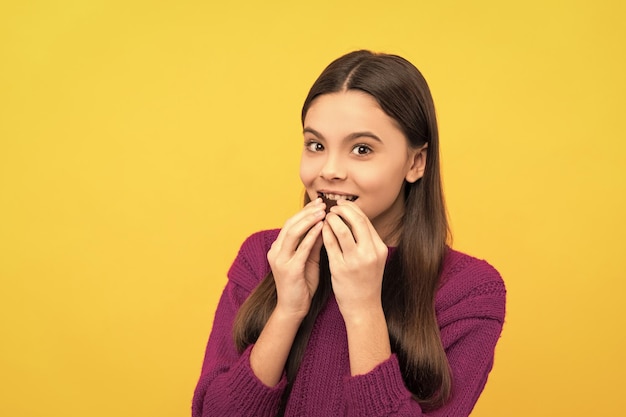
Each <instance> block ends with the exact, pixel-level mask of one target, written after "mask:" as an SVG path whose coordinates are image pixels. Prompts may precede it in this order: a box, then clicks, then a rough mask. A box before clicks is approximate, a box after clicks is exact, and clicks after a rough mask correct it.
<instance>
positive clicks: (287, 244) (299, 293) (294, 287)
mask: <svg viewBox="0 0 626 417" xmlns="http://www.w3.org/2000/svg"><path fill="white" fill-rule="evenodd" d="M324 209H325V204H324V203H323V202H322V200H321V199H320V198H317V199H315V200H313V201H311V202H310V203H309V204H307V205H306V206H305V207H304V208H303V209H302V210H301V211H300V212H298V213H297V214H296V215H294V216H293V217H291V218H290V219H289V220H287V222H286V223H285V225H284V226H283V228H282V229H281V231H280V233H279V234H278V237H277V238H276V241H274V243H273V244H272V247H271V248H270V250H269V252H268V253H267V259H268V261H269V264H270V267H271V268H272V273H273V274H274V281H275V282H276V292H277V296H278V300H277V304H276V310H277V311H280V312H281V313H284V314H286V315H289V316H292V317H296V318H298V319H300V320H302V319H303V318H304V317H305V316H306V314H307V313H308V311H309V307H310V305H311V299H312V298H313V295H314V294H315V291H316V290H317V286H318V284H319V261H320V250H321V248H322V236H321V233H320V232H321V230H322V226H323V222H322V220H323V219H324V216H325V215H326V212H325V211H324Z"/></svg>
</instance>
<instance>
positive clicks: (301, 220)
mask: <svg viewBox="0 0 626 417" xmlns="http://www.w3.org/2000/svg"><path fill="white" fill-rule="evenodd" d="M324 207H325V205H324V203H323V202H322V199H321V198H318V199H315V200H313V201H311V202H310V203H309V204H307V205H306V206H304V208H303V209H302V210H300V211H299V212H298V213H296V214H295V215H294V216H293V217H291V218H289V219H288V220H287V221H286V222H285V224H284V225H283V227H282V229H281V230H280V232H279V234H278V236H277V238H276V241H275V242H274V243H275V245H276V247H277V248H283V247H285V249H286V250H289V251H292V252H293V251H295V250H296V248H297V246H298V245H299V244H300V240H301V238H302V237H303V236H304V234H305V233H306V232H307V231H308V230H309V229H310V228H311V227H312V226H313V225H314V224H315V222H317V221H319V220H321V219H323V218H324V216H325V215H326V212H325V211H324Z"/></svg>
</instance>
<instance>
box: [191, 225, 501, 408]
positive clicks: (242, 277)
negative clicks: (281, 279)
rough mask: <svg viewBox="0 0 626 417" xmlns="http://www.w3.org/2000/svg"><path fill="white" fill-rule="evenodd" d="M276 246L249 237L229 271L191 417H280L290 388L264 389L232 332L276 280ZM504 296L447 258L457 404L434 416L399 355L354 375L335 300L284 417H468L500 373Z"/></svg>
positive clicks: (472, 264) (447, 328) (481, 271)
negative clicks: (410, 386) (271, 277)
mask: <svg viewBox="0 0 626 417" xmlns="http://www.w3.org/2000/svg"><path fill="white" fill-rule="evenodd" d="M277 236H278V230H270V231H264V232H259V233H256V234H254V235H252V236H250V237H249V238H248V239H247V240H246V241H245V242H244V244H243V245H242V247H241V249H240V251H239V254H238V255H237V258H236V259H235V262H234V263H233V265H232V266H231V268H230V271H229V273H228V278H229V281H228V283H227V285H226V288H225V289H224V292H223V294H222V297H221V299H220V302H219V305H218V307H217V311H216V313H215V319H214V321H213V330H212V331H211V336H210V337H209V342H208V344H207V348H206V353H205V357H204V363H203V365H202V373H201V375H200V379H199V381H198V385H197V387H196V390H195V394H194V398H193V406H192V416H193V417H201V416H202V417H209V416H211V417H248V416H249V417H275V416H276V413H277V410H278V408H279V404H280V400H281V396H282V394H283V392H284V390H285V387H286V384H287V381H286V378H285V376H284V375H283V378H282V380H281V381H280V382H279V383H278V385H276V386H275V387H273V388H270V387H267V386H265V385H264V384H263V383H262V382H261V381H260V380H259V379H257V378H256V376H255V375H254V373H253V372H252V369H251V368H250V359H249V358H250V356H249V355H250V350H251V347H248V349H246V350H245V351H244V352H243V354H240V353H238V352H237V350H236V349H235V346H234V343H233V337H232V324H233V319H234V317H235V315H236V313H237V310H238V308H239V307H240V306H241V304H242V303H243V302H244V300H245V299H246V298H247V297H248V295H249V294H250V292H251V291H252V290H253V289H254V288H255V287H256V285H257V284H258V283H259V282H260V281H261V280H262V279H263V278H264V277H265V276H266V275H267V273H268V272H269V270H270V267H269V264H268V262H267V258H266V255H267V251H268V250H269V248H270V246H271V244H272V242H273V241H274V240H275V239H276V237H277ZM505 295H506V291H505V288H504V283H503V281H502V279H501V278H500V275H499V274H498V272H497V271H496V270H495V269H494V268H493V267H491V266H490V265H489V264H487V263H486V262H484V261H481V260H478V259H475V258H472V257H470V256H467V255H464V254H462V253H460V252H457V251H454V250H450V251H449V253H448V255H447V256H446V259H445V261H444V266H443V271H442V276H441V285H440V288H439V290H438V292H437V296H436V300H435V307H436V313H437V319H438V322H439V328H440V329H441V339H442V342H443V346H444V348H445V351H446V354H447V357H448V361H449V363H450V368H451V370H452V375H453V387H452V396H451V398H450V400H449V402H448V403H447V404H446V405H444V406H443V407H441V408H439V409H437V410H435V411H431V412H429V413H424V412H422V410H421V408H420V406H419V404H418V403H417V402H415V401H414V400H413V399H412V398H411V394H410V392H409V391H408V390H407V389H406V387H405V385H404V382H403V380H402V375H401V373H400V367H399V365H398V360H397V358H396V356H395V355H392V356H391V357H390V358H389V359H388V360H387V361H385V362H383V363H381V364H380V365H378V366H377V367H376V368H374V369H373V370H372V371H371V372H369V373H368V374H365V375H359V376H355V377H353V376H351V375H350V364H349V358H348V342H347V337H346V328H345V324H344V322H343V318H342V316H341V313H340V312H339V308H338V306H337V302H336V301H335V299H334V297H333V296H332V295H331V297H330V299H329V301H328V303H327V305H326V306H325V307H324V308H323V310H322V311H321V312H320V314H319V316H318V318H317V322H316V324H315V326H314V328H313V331H312V334H311V338H310V340H309V343H308V346H307V350H306V353H305V356H304V358H303V360H302V363H301V365H300V369H299V372H298V376H297V378H296V381H295V383H294V386H293V389H292V391H291V394H290V396H289V403H288V405H287V409H286V412H285V416H286V417H290V416H310V417H316V416H319V417H335V416H350V417H368V416H377V417H383V416H405V417H409V416H411V417H418V416H451V417H452V416H453V417H463V416H468V415H469V414H470V412H471V411H472V408H473V407H474V404H475V403H476V400H477V399H478V397H479V395H480V393H481V392H482V390H483V388H484V386H485V383H486V382H487V376H488V374H489V372H490V370H491V368H492V365H493V357H494V348H495V346H496V342H497V341H498V338H499V337H500V332H501V330H502V325H503V322H504V311H505Z"/></svg>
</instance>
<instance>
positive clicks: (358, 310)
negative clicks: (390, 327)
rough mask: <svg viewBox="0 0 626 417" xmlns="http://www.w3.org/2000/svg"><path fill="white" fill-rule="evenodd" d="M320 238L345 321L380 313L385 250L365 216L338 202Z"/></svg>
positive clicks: (386, 250) (385, 259)
mask: <svg viewBox="0 0 626 417" xmlns="http://www.w3.org/2000/svg"><path fill="white" fill-rule="evenodd" d="M322 237H323V240H324V245H325V247H326V251H327V252H328V261H329V265H330V273H331V277H332V278H331V279H332V285H333V291H334V293H335V297H336V299H337V304H338V305H339V309H340V311H341V314H342V315H343V317H344V320H346V322H347V321H348V320H350V319H352V318H358V317H362V316H363V315H366V314H370V313H371V312H372V311H374V312H379V311H382V301H381V292H382V281H383V273H384V270H385V263H386V261H387V255H388V248H387V245H385V243H384V242H383V241H382V239H381V238H380V236H379V235H378V233H377V232H376V229H374V226H373V225H372V223H371V222H370V221H369V219H368V218H367V216H366V215H365V213H363V211H361V209H360V208H359V207H358V206H357V205H356V204H355V203H353V202H349V201H344V200H340V201H339V202H338V205H337V206H335V207H333V208H331V212H330V213H329V214H328V215H327V216H326V220H325V221H324V227H323V229H322Z"/></svg>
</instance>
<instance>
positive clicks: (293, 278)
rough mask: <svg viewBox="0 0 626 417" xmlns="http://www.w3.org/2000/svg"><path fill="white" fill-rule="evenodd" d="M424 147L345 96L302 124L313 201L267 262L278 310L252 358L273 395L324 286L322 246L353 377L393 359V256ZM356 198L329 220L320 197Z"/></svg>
mask: <svg viewBox="0 0 626 417" xmlns="http://www.w3.org/2000/svg"><path fill="white" fill-rule="evenodd" d="M425 164H426V147H422V148H412V147H410V146H409V144H408V141H407V139H406V137H405V136H404V134H403V133H402V131H401V129H400V128H399V126H398V124H397V122H396V121H395V120H394V119H393V118H391V117H389V116H388V115H387V114H386V113H385V112H384V111H383V110H382V109H381V108H380V106H379V105H378V103H377V102H376V100H375V99H374V98H373V97H372V96H370V95H368V94H366V93H363V92H360V91H355V90H348V91H343V92H339V93H333V94H325V95H322V96H320V97H318V98H316V99H315V100H314V101H313V103H312V104H311V106H310V107H309V110H308V112H307V115H306V117H305V121H304V148H303V152H302V159H301V164H300V178H301V180H302V183H303V184H304V186H305V188H306V192H307V193H308V195H309V197H310V198H311V200H312V201H311V202H310V203H309V204H307V205H306V206H305V207H304V208H303V209H302V210H301V211H300V212H298V213H296V214H295V215H294V216H293V217H292V218H290V219H289V220H287V222H286V223H285V225H284V226H283V228H282V229H281V232H280V234H279V235H278V238H277V239H276V241H275V242H274V244H273V245H272V247H271V249H270V251H269V252H268V255H267V257H268V261H269V263H270V266H271V268H272V272H273V274H274V279H275V281H276V290H277V294H278V301H277V305H276V308H275V310H274V312H273V313H272V315H271V316H270V318H269V320H268V322H267V324H266V325H265V327H264V329H263V331H262V332H261V335H260V336H259V338H258V340H257V342H256V343H255V345H254V347H253V349H252V352H251V354H250V363H251V367H252V370H253V372H254V373H255V375H256V376H257V377H258V378H259V379H260V380H261V381H262V382H263V383H264V384H265V385H267V386H275V385H276V384H277V383H278V382H279V381H280V379H281V377H282V375H283V371H284V367H285V363H286V360H287V356H288V354H289V350H290V349H291V345H292V344H293V340H294V338H295V335H296V333H297V330H298V327H299V326H300V323H301V322H302V320H303V319H304V317H305V316H306V314H307V312H308V310H309V307H310V305H311V299H312V297H313V294H315V291H316V289H317V286H318V280H319V256H320V250H321V247H322V245H324V246H325V247H326V250H327V252H328V260H329V265H330V272H331V281H332V286H333V292H334V294H335V298H336V300H337V304H338V305H339V309H340V311H341V314H342V316H343V319H344V322H345V324H346V331H347V335H348V348H349V356H350V370H351V374H352V375H361V374H365V373H367V372H369V371H371V370H372V369H373V368H375V367H376V366H377V365H378V364H380V363H381V362H383V361H385V360H387V359H388V358H389V357H390V355H391V347H390V343H389V335H388V330H387V323H386V320H385V316H384V313H383V308H382V303H381V289H382V278H383V271H384V268H385V262H386V259H387V254H388V249H387V246H394V245H395V244H396V243H397V241H396V236H395V234H394V233H393V231H394V227H395V226H396V225H397V224H398V221H399V220H400V219H401V217H402V214H403V210H404V198H403V196H404V192H403V191H404V185H405V183H406V182H415V181H417V180H418V179H419V178H421V177H422V175H423V173H424V168H425ZM320 192H322V193H327V194H328V193H331V194H339V195H346V196H356V197H357V198H356V200H355V201H347V200H339V201H338V204H337V205H336V206H334V207H332V208H331V209H330V212H329V213H328V214H326V212H325V208H326V206H325V204H324V203H323V202H322V200H321V199H320V198H318V195H319V193H320Z"/></svg>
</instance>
